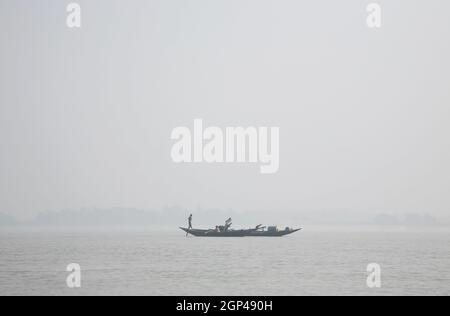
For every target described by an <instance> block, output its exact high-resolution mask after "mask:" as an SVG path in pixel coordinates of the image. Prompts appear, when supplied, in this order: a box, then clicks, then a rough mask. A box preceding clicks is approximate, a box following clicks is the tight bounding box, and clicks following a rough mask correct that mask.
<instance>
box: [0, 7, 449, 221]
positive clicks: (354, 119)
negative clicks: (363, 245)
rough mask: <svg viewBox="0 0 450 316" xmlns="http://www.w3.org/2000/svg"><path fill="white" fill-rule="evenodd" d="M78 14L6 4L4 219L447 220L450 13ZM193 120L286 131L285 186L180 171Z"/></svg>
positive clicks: (0, 147)
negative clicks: (131, 212)
mask: <svg viewBox="0 0 450 316" xmlns="http://www.w3.org/2000/svg"><path fill="white" fill-rule="evenodd" d="M70 2H71V1H60V0H52V1H50V0H40V1H24V0H2V1H1V2H0V43H1V49H0V89H1V90H0V213H6V214H10V215H14V216H16V217H19V218H21V217H29V216H33V215H34V214H36V213H37V212H40V211H44V210H58V209H62V208H73V209H76V208H82V207H100V208H102V207H114V206H129V207H139V208H159V207H162V206H164V205H182V206H185V207H196V206H199V205H200V206H203V207H219V208H234V209H239V210H244V211H245V210H248V211H258V210H261V209H264V210H271V211H273V212H277V211H302V210H307V211H314V210H330V211H335V212H341V211H343V210H347V211H348V210H350V211H358V212H370V213H374V214H375V213H380V212H387V213H398V212H410V211H413V212H430V213H432V214H437V215H439V214H444V215H445V214H448V213H449V212H450V211H449V210H450V195H449V194H448V188H449V187H450V166H449V161H450V148H449V143H450V142H449V135H450V89H449V88H450V61H449V57H448V56H450V41H449V38H450V19H449V18H448V12H449V11H450V2H448V1H444V0H442V1H437V0H431V1H429V0H427V1H425V0H421V1H417V0H414V1H406V0H397V1H379V3H380V4H381V5H382V8H383V14H382V28H381V29H380V30H372V29H368V28H367V26H366V24H365V19H366V16H367V14H366V12H365V7H366V5H367V4H368V3H370V2H371V1H360V0H343V1H332V0H327V1H323V0H319V1H297V0H292V1H286V0H276V1H275V0H271V1H268V0H252V1H248V0H226V1H225V0H214V1H211V0H202V1H199V0H188V1H186V0H178V1H172V0H158V1H147V0H142V1H137V0H133V1H130V0H127V1H112V0H103V1H100V0H90V1H78V3H80V4H81V6H82V10H83V11H82V28H81V29H78V30H73V29H68V28H67V27H66V25H65V19H66V12H65V7H66V5H67V4H68V3H70ZM195 118H202V119H203V120H204V123H205V124H206V125H207V126H208V125H214V126H221V127H225V126H279V127H280V140H281V142H280V143H281V144H280V146H281V147H280V151H281V152H280V170H279V172H278V173H277V174H274V175H262V174H260V172H259V166H258V165H248V164H247V165H245V164H244V165H224V164H217V165H207V164H200V165H188V164H181V165H177V164H174V163H173V162H172V161H171V159H170V147H171V145H172V144H173V141H171V139H170V133H171V130H172V129H173V128H174V127H176V126H183V125H187V126H192V124H193V120H194V119H195Z"/></svg>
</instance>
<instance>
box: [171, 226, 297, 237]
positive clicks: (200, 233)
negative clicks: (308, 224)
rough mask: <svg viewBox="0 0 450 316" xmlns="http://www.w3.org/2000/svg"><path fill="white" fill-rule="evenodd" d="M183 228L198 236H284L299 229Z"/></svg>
mask: <svg viewBox="0 0 450 316" xmlns="http://www.w3.org/2000/svg"><path fill="white" fill-rule="evenodd" d="M180 229H181V230H183V231H184V232H186V233H187V234H190V235H192V236H196V237H282V236H285V235H289V234H292V233H295V232H297V231H299V230H301V228H299V229H290V230H280V231H261V230H256V229H242V230H228V231H224V232H218V231H216V230H208V229H188V228H184V227H180Z"/></svg>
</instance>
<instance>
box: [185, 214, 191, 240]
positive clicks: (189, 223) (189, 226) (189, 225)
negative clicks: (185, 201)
mask: <svg viewBox="0 0 450 316" xmlns="http://www.w3.org/2000/svg"><path fill="white" fill-rule="evenodd" d="M191 229H192V214H190V215H189V217H188V231H190V230H191ZM187 235H188V232H186V236H187Z"/></svg>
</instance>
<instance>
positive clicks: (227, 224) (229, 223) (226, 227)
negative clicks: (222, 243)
mask: <svg viewBox="0 0 450 316" xmlns="http://www.w3.org/2000/svg"><path fill="white" fill-rule="evenodd" d="M230 226H231V217H230V218H229V219H227V220H226V221H225V229H224V230H225V231H227V230H228V228H230Z"/></svg>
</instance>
